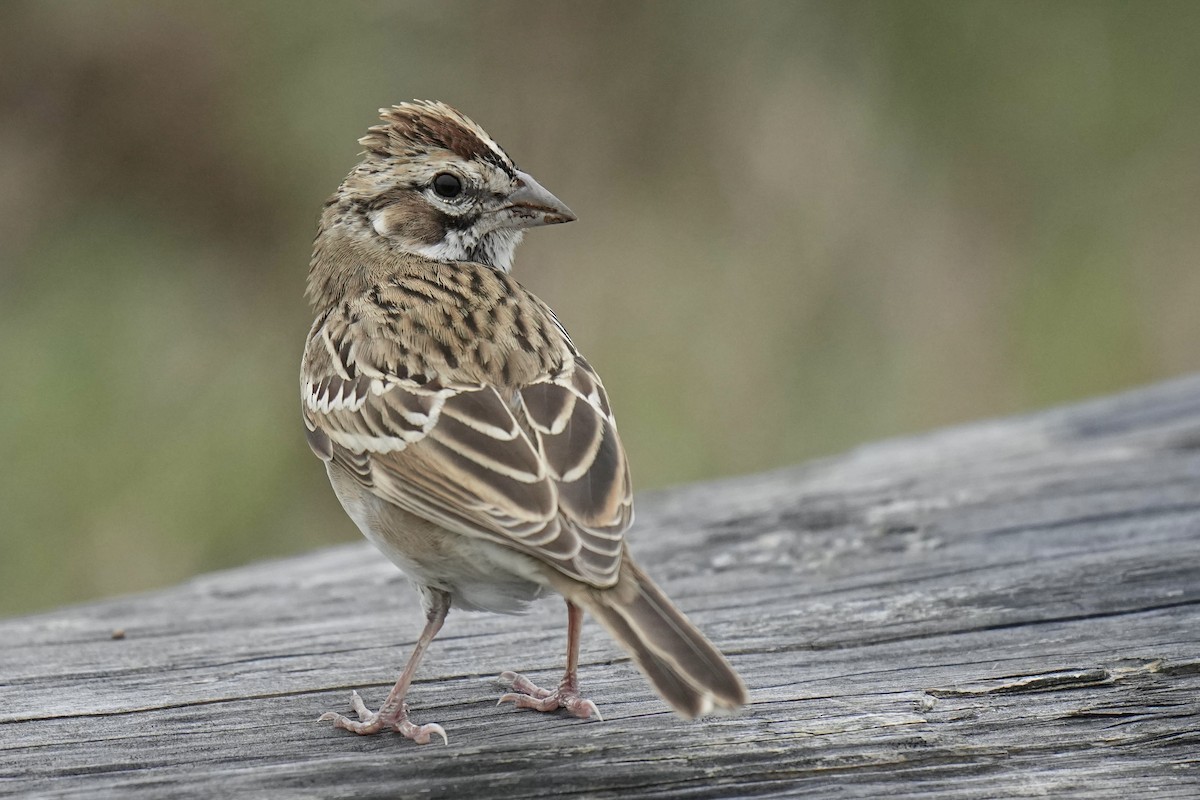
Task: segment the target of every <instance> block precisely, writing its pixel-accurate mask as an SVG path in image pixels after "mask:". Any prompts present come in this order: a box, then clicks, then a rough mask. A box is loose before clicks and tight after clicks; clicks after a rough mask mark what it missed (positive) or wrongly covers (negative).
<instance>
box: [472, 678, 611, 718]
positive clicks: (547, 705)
mask: <svg viewBox="0 0 1200 800" xmlns="http://www.w3.org/2000/svg"><path fill="white" fill-rule="evenodd" d="M500 680H501V681H502V682H504V683H507V684H509V685H510V686H511V687H512V689H513V691H511V692H508V693H507V694H504V695H502V696H501V697H500V701H499V702H498V703H497V704H496V705H500V703H512V704H513V705H515V706H516V707H517V708H532V709H534V710H536V711H556V710H558V709H560V708H563V709H566V710H567V711H568V712H570V713H571V714H574V715H575V716H577V717H579V718H580V719H590V718H591V717H595V718H596V719H598V720H600V721H601V722H603V721H604V717H602V716H600V709H598V708H596V704H595V703H593V702H592V701H591V700H588V699H587V698H586V697H580V696H579V687H578V686H576V685H575V681H574V680H571V679H568V678H564V679H563V682H562V683H560V684H559V685H558V688H557V689H555V690H554V691H550V690H549V689H543V688H542V687H540V686H538V685H537V684H535V683H534V682H533V681H531V680H529V679H528V678H526V677H525V676H524V675H518V674H517V673H515V672H502V673H500Z"/></svg>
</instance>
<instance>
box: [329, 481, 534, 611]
mask: <svg viewBox="0 0 1200 800" xmlns="http://www.w3.org/2000/svg"><path fill="white" fill-rule="evenodd" d="M328 471H329V480H330V483H332V484H333V489H334V492H335V493H336V494H337V496H338V500H340V501H341V503H342V507H343V508H344V509H345V510H346V513H347V514H348V515H349V516H350V518H351V519H352V520H354V523H355V524H356V525H357V526H358V529H359V530H360V531H362V533H363V535H364V536H366V537H367V539H368V540H369V541H370V542H371V544H373V545H375V547H376V548H377V549H378V550H379V551H380V552H381V553H383V554H384V555H385V556H387V558H388V560H389V561H391V562H392V563H393V564H395V565H396V566H397V567H399V568H400V569H401V571H403V572H404V574H405V575H406V576H408V578H409V580H411V581H413V582H414V583H416V584H420V585H424V586H431V587H434V588H437V589H442V590H444V591H447V592H449V593H450V595H451V598H452V599H451V603H452V605H453V607H455V608H460V609H465V610H467V611H493V612H498V613H502V614H519V613H521V612H522V611H525V610H526V608H527V607H528V605H529V603H530V602H532V601H533V600H535V599H537V598H538V597H541V596H543V595H544V594H545V593H546V591H547V588H548V586H547V583H546V581H545V579H544V578H543V577H542V573H541V571H540V570H539V569H538V565H537V562H536V561H535V560H534V559H533V558H530V557H529V556H525V555H522V554H521V553H518V552H517V551H515V550H513V549H511V548H508V547H504V546H503V545H500V544H496V543H493V542H489V541H487V540H486V539H483V538H480V537H475V536H468V535H465V534H460V533H455V532H453V531H448V530H446V529H445V528H443V527H441V526H440V525H437V524H435V523H433V522H430V521H429V520H426V519H424V518H422V517H418V516H416V515H415V514H411V513H409V512H407V511H405V510H403V509H401V508H399V507H397V506H395V505H392V504H391V503H389V502H387V501H386V500H383V499H381V498H379V497H377V496H376V495H374V494H373V493H371V492H370V491H368V490H366V489H364V488H363V487H362V486H361V485H360V484H358V482H357V481H355V480H354V479H353V478H351V477H350V476H349V475H346V474H345V473H344V472H343V471H342V470H341V468H340V467H337V466H335V465H333V464H332V463H330V464H329V465H328Z"/></svg>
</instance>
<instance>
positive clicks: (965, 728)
mask: <svg viewBox="0 0 1200 800" xmlns="http://www.w3.org/2000/svg"><path fill="white" fill-rule="evenodd" d="M631 540H632V542H633V548H634V550H635V552H636V553H637V555H638V556H639V557H640V559H641V560H642V562H643V563H644V564H645V565H646V567H647V569H648V570H649V571H650V572H651V573H652V574H654V575H655V576H656V577H657V578H658V579H659V580H660V581H661V582H662V584H663V586H664V588H665V589H666V590H667V592H668V593H669V594H670V595H671V596H672V597H673V598H675V599H676V601H677V602H678V603H679V605H680V606H681V607H683V608H684V609H685V610H686V611H687V612H688V613H689V614H690V615H691V616H692V617H693V619H695V621H696V622H697V623H698V624H699V625H700V627H701V628H703V629H704V630H705V631H707V632H708V633H709V634H710V636H711V637H712V639H713V640H714V641H715V642H716V643H717V644H718V645H719V646H720V647H722V648H723V649H724V650H725V652H726V653H728V654H729V655H730V657H731V660H732V661H733V663H734V664H735V666H736V667H737V668H738V669H739V670H740V671H741V672H742V674H743V676H744V677H745V679H746V682H747V684H748V685H749V686H750V689H751V696H752V701H753V702H752V705H751V706H750V707H749V708H747V709H745V710H744V712H742V713H740V714H738V715H736V716H731V717H717V718H711V719H705V720H701V721H698V722H693V723H687V722H683V721H680V720H679V719H677V718H675V717H674V716H673V715H671V714H670V713H669V712H668V711H667V708H666V706H665V705H664V704H663V703H662V702H661V701H660V700H659V699H658V698H657V697H655V696H654V694H653V693H652V692H651V690H650V689H649V687H648V686H647V685H646V684H645V683H644V682H643V681H642V680H641V679H640V676H638V674H637V673H636V671H635V670H634V669H633V667H632V666H631V665H630V663H629V662H628V660H627V659H626V658H625V657H624V656H623V654H622V653H621V652H620V651H619V650H617V648H616V647H615V646H614V645H613V644H612V643H611V642H610V641H609V640H608V639H607V638H606V637H605V636H604V635H603V633H602V632H601V631H600V630H599V629H598V627H597V626H595V625H591V626H587V627H585V635H584V646H583V654H582V664H583V666H582V671H581V677H582V681H583V686H584V689H585V693H588V694H590V696H592V697H593V698H594V699H595V700H596V701H597V702H598V703H599V705H600V708H601V710H602V711H603V713H604V716H605V721H604V722H598V721H588V722H584V721H581V720H577V719H574V718H570V717H566V716H559V715H553V714H551V715H543V714H538V713H535V712H531V711H519V710H515V709H514V708H512V707H511V706H507V705H506V706H502V707H497V706H496V698H497V696H498V694H499V692H500V689H499V687H498V686H497V685H496V683H495V676H496V675H497V674H498V673H499V672H500V671H501V670H504V669H520V670H522V671H525V672H526V673H527V674H530V675H531V676H532V677H534V678H535V679H541V680H544V681H547V682H553V681H554V680H556V677H557V674H558V671H559V670H560V669H561V663H562V658H563V639H564V631H565V615H564V614H563V612H562V608H561V606H560V605H559V604H558V603H547V604H545V605H540V606H538V607H536V608H535V610H534V611H533V613H531V614H530V615H527V616H525V617H503V616H495V615H470V614H463V613H455V612H452V613H451V617H450V620H449V622H448V623H447V626H446V628H445V629H444V631H443V633H442V635H441V636H440V637H439V638H438V640H437V641H436V642H435V643H434V646H433V648H432V649H431V651H430V654H429V656H428V659H427V660H426V662H425V663H424V665H423V668H422V670H421V674H420V676H419V680H418V681H417V683H416V685H415V688H414V690H413V693H412V695H411V699H412V713H413V716H414V718H415V719H416V720H417V721H419V722H440V723H441V724H443V725H444V726H445V727H446V730H447V731H448V732H449V737H450V744H449V745H448V746H442V745H441V744H431V745H427V746H423V747H422V746H418V745H415V744H413V743H412V742H410V741H407V740H405V739H403V738H401V737H399V736H395V735H380V736H372V737H357V736H353V735H351V734H348V733H345V732H342V731H336V730H334V729H333V728H332V727H330V726H329V725H328V724H319V723H318V722H317V717H318V716H319V715H320V714H321V713H322V712H323V711H326V710H329V709H336V710H344V709H346V708H347V697H348V694H349V692H350V690H351V689H352V688H357V689H359V690H360V691H362V692H363V694H364V696H365V698H366V700H367V702H368V703H369V704H377V703H378V702H379V701H380V700H381V699H382V698H383V696H384V695H385V694H386V692H387V689H388V687H389V686H390V685H391V683H392V681H393V680H394V679H395V677H396V675H397V672H398V670H399V668H400V665H401V664H402V663H403V660H404V658H405V655H406V652H407V648H409V647H410V646H411V645H412V643H413V641H414V640H415V639H416V636H417V633H418V631H419V629H420V626H421V614H420V612H419V610H418V606H417V602H416V596H415V594H414V593H413V592H412V591H411V590H410V589H409V588H408V587H407V586H406V585H405V583H404V580H403V579H402V577H401V576H400V575H399V573H398V572H397V571H396V570H395V569H394V568H393V567H392V566H391V565H390V564H389V563H387V562H386V561H385V560H384V559H383V558H382V557H381V556H379V555H378V554H377V553H376V552H375V551H373V550H372V549H371V548H370V547H369V546H368V545H367V544H365V543H363V544H360V545H358V544H356V545H351V546H345V547H338V548H334V549H330V550H325V551H321V552H317V553H312V554H309V555H305V556H301V557H298V558H289V559H284V560H279V561H273V562H269V563H260V564H255V565H252V566H248V567H245V568H242V569H236V570H232V571H228V572H222V573H217V574H211V575H204V576H201V577H199V578H196V579H195V580H192V581H189V582H187V583H185V584H183V585H181V586H178V587H175V588H172V589H168V590H165V591H159V592H154V593H150V594H145V595H140V596H135V597H125V598H120V599H115V600H106V601H102V602H97V603H91V604H87V605H82V606H76V607H71V608H64V609H60V610H56V611H52V612H49V613H44V614H38V615H33V616H27V617H21V618H16V619H9V620H6V621H3V622H0V642H2V645H0V646H2V648H3V649H2V651H0V652H2V657H0V666H2V669H0V793H8V794H14V795H37V796H43V797H74V796H85V795H86V796H88V797H102V796H112V797H173V798H188V797H198V798H199V797H203V798H210V797H226V796H233V795H238V794H245V795H254V796H266V795H277V796H287V797H356V798H361V797H374V796H379V797H395V796H422V797H459V798H466V797H488V798H510V797H511V798H517V797H521V798H540V797H559V796H580V797H602V798H606V797H631V796H646V797H658V798H698V797H794V796H799V795H805V796H810V795H811V796H814V797H823V798H850V797H864V798H865V797H872V798H873V797H880V796H887V797H889V798H900V797H914V798H916V797H920V798H993V797H1056V798H1057V797H1087V798H1089V800H1099V798H1114V800H1115V799H1117V798H1119V799H1120V800H1125V799H1126V798H1131V797H1155V798H1195V797H1200V377H1192V378H1186V379H1182V380H1178V381H1174V382H1171V383H1167V384H1163V385H1159V386H1154V387H1151V388H1147V389H1142V390H1139V391H1135V392H1132V393H1129V394H1124V395H1120V396H1117V397H1113V398H1108V399H1103V400H1099V401H1094V402H1090V403H1085V404H1083V405H1078V406H1075V407H1071V408H1066V409H1060V410H1054V411H1050V412H1046V413H1041V414H1036V415H1032V416H1028V417H1022V418H1017V419H1008V420H1001V421H997V422H988V423H983V424H976V425H971V426H966V427H962V428H957V429H952V430H947V431H943V432H938V433H933V434H929V435H925V436H919V437H915V438H909V439H902V440H897V441H889V442H884V443H881V444H876V445H872V446H868V447H863V448H861V449H859V450H856V451H854V452H852V453H850V454H848V455H846V456H843V457H840V458H834V459H829V460H824V461H820V462H817V463H813V464H809V465H807V466H803V467H799V468H793V469H786V470H782V471H778V472H773V473H769V474H765V475H757V476H753V477H746V478H740V479H736V480H726V481H719V482H715V483H709V484H703V485H696V486H689V487H684V488H681V489H677V490H673V491H667V492H662V493H659V494H656V495H650V496H643V497H641V498H640V499H639V522H638V524H637V525H636V526H635V528H634V530H633V532H632V536H631ZM122 633H123V635H122Z"/></svg>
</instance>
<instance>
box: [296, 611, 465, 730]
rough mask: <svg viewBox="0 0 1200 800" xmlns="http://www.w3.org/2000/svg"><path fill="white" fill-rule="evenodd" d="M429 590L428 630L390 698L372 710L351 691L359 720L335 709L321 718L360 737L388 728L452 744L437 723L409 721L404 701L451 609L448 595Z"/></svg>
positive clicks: (351, 703)
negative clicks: (435, 737) (375, 709)
mask: <svg viewBox="0 0 1200 800" xmlns="http://www.w3.org/2000/svg"><path fill="white" fill-rule="evenodd" d="M427 591H428V593H429V594H428V595H427V599H428V602H427V604H426V605H427V608H426V612H425V619H426V622H425V629H424V630H423V631H421V637H420V638H419V639H417V644H416V646H415V647H413V651H412V655H410V656H409V657H408V664H406V665H405V667H404V672H402V673H401V674H400V679H399V680H398V681H396V685H395V686H393V687H392V691H390V692H389V693H388V696H387V699H386V700H384V701H383V705H382V706H380V707H379V710H378V711H375V712H372V711H371V710H370V709H369V708H367V706H366V704H365V703H363V701H362V698H361V697H359V696H358V692H351V693H350V705H351V706H352V707H353V708H354V713H355V714H357V715H358V721H357V722H356V721H354V720H352V719H350V718H348V717H345V716H342V715H341V714H337V713H334V712H333V711H328V712H326V713H324V714H322V715H321V719H320V720H319V721H321V722H325V721H328V720H332V721H333V726H334V727H335V728H343V729H345V730H348V731H352V732H354V733H357V734H359V735H360V736H365V735H367V734H371V733H379V732H380V731H382V730H384V729H385V728H386V729H388V730H393V731H396V732H397V733H399V734H401V735H403V736H405V737H407V738H409V739H412V740H413V741H414V742H416V743H417V744H429V737H430V736H431V735H432V734H437V735H438V736H441V737H442V742H444V743H449V740H448V739H447V738H446V731H445V730H444V729H443V728H442V726H441V725H438V724H437V723H436V722H431V723H429V724H428V725H414V724H413V723H412V722H409V720H408V706H407V705H406V704H405V702H404V697H405V695H407V694H408V687H409V684H411V683H412V680H413V676H414V675H416V673H417V665H418V664H419V663H421V656H423V655H424V654H425V649H426V648H427V647H429V643H430V642H432V641H433V637H435V636H437V634H438V631H440V630H441V629H442V623H443V622H445V621H446V614H447V613H448V612H449V611H450V595H449V594H447V593H446V592H443V591H440V590H438V589H428V590H427Z"/></svg>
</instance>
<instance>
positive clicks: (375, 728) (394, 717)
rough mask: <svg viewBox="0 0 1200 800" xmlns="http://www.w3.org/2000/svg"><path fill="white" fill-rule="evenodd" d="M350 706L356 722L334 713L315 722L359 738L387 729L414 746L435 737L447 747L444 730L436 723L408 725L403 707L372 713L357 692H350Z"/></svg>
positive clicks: (326, 713) (426, 742) (329, 712)
mask: <svg viewBox="0 0 1200 800" xmlns="http://www.w3.org/2000/svg"><path fill="white" fill-rule="evenodd" d="M350 706H351V708H353V709H354V713H355V714H356V715H357V716H358V720H357V721H355V720H352V719H350V718H349V717H347V716H345V715H343V714H338V713H337V712H334V711H326V712H325V713H324V714H322V715H321V716H320V717H319V718H318V719H317V721H318V722H332V723H333V727H335V728H341V729H342V730H346V731H350V732H351V733H357V734H358V735H359V736H367V735H370V734H373V733H379V732H380V731H382V730H383V729H385V728H387V729H389V730H393V731H395V732H396V733H398V734H400V735H401V736H403V737H404V738H406V739H412V740H413V741H414V742H416V743H417V744H429V740H430V738H431V737H432V736H433V735H434V734H436V735H438V736H440V737H442V744H450V739H449V738H448V737H447V736H446V729H445V728H443V727H442V726H441V725H438V724H437V723H436V722H430V723H427V724H425V725H416V724H414V723H412V722H410V721H409V719H408V709H407V708H406V707H404V706H403V705H401V706H400V707H399V709H398V710H396V711H393V712H391V713H387V712H380V711H371V709H369V708H367V704H366V703H364V702H363V699H362V697H360V696H359V694H358V692H354V691H352V692H351V693H350Z"/></svg>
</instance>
